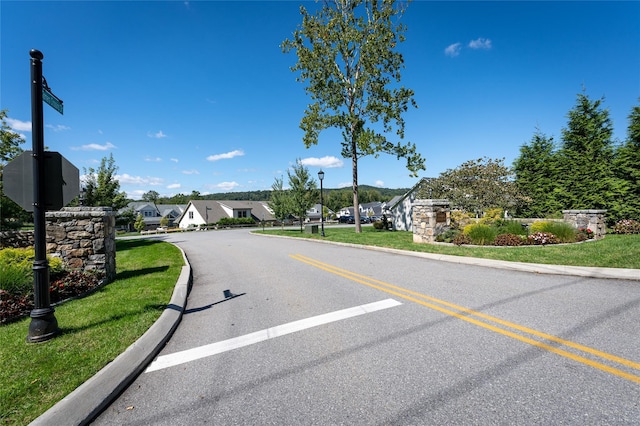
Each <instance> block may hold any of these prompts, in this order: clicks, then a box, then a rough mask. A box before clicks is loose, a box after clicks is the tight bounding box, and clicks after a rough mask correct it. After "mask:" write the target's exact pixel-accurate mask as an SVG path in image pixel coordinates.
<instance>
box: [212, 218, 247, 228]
mask: <svg viewBox="0 0 640 426" xmlns="http://www.w3.org/2000/svg"><path fill="white" fill-rule="evenodd" d="M255 223H256V222H255V220H253V218H250V217H223V218H222V219H220V220H219V221H218V225H221V226H232V225H254V224H255Z"/></svg>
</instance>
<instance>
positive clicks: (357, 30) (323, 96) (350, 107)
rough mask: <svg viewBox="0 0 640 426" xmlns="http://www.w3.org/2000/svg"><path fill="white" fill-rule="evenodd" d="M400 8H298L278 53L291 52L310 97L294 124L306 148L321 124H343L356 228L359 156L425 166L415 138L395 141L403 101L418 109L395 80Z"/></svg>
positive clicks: (363, 2) (358, 2)
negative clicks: (391, 158) (288, 36)
mask: <svg viewBox="0 0 640 426" xmlns="http://www.w3.org/2000/svg"><path fill="white" fill-rule="evenodd" d="M403 12H404V9H403V8H402V7H401V6H398V4H397V3H395V2H394V1H391V0H382V1H377V0H334V1H329V0H327V1H325V2H323V3H322V7H321V8H320V9H318V10H317V11H316V12H315V13H314V14H311V13H309V12H308V11H307V9H306V8H305V7H304V6H301V7H300V14H301V15H302V24H301V25H300V26H299V27H298V28H297V29H296V30H295V31H294V33H293V37H292V38H291V39H286V40H285V41H284V42H283V43H282V49H283V51H284V52H285V53H288V52H290V51H292V50H294V51H295V52H296V54H297V57H298V61H297V63H296V65H295V66H293V67H292V68H291V69H292V71H294V72H299V77H298V81H300V82H304V83H306V87H305V91H306V92H307V94H308V95H309V96H310V97H311V99H312V103H311V104H309V105H308V107H307V109H306V110H305V112H304V116H303V118H302V120H301V123H300V128H301V129H302V130H303V131H304V136H303V142H304V144H305V146H306V147H307V148H308V147H310V146H312V145H315V144H317V143H318V138H319V135H320V133H321V132H322V131H323V130H325V129H328V128H332V127H333V128H338V129H341V130H342V137H343V140H342V142H341V144H342V155H343V157H345V158H351V164H352V177H353V205H354V206H356V208H355V214H356V232H360V231H361V228H360V220H359V209H358V208H357V206H358V205H359V204H360V203H359V197H358V159H359V158H361V157H363V156H367V155H373V156H375V157H377V156H378V155H379V154H380V153H386V154H391V155H395V156H396V157H397V158H398V159H400V158H404V159H406V166H407V169H408V170H409V171H410V174H411V175H412V176H417V173H418V172H419V171H420V170H425V166H424V159H423V158H422V156H421V155H420V154H419V153H418V152H417V150H416V146H415V144H412V143H404V144H403V143H402V142H401V141H402V139H403V138H404V127H405V122H404V119H403V118H402V114H403V113H404V112H406V111H407V109H408V107H409V105H412V106H414V107H417V105H416V103H415V101H414V99H413V95H414V93H413V91H412V90H410V89H407V88H405V87H403V86H401V85H399V82H400V80H401V75H400V70H401V69H402V68H403V67H404V60H403V57H402V54H401V53H400V52H398V51H397V50H396V47H397V45H398V44H399V43H401V42H403V41H404V39H405V38H404V32H405V30H406V28H405V26H404V25H402V24H400V23H399V20H400V17H401V15H402V13H403ZM390 133H395V138H397V141H396V140H392V139H390V136H389V134H390Z"/></svg>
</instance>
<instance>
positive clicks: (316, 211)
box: [307, 203, 333, 222]
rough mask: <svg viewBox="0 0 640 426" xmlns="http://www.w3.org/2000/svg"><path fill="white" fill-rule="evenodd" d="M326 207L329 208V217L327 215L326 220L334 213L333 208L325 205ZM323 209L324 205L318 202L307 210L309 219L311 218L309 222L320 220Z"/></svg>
mask: <svg viewBox="0 0 640 426" xmlns="http://www.w3.org/2000/svg"><path fill="white" fill-rule="evenodd" d="M324 208H325V209H326V210H327V217H325V220H326V219H327V218H329V217H331V216H332V215H333V210H331V209H329V208H327V206H324ZM321 209H322V206H321V205H320V203H318V204H316V205H314V206H313V207H311V208H310V209H309V210H307V219H309V222H320V216H321Z"/></svg>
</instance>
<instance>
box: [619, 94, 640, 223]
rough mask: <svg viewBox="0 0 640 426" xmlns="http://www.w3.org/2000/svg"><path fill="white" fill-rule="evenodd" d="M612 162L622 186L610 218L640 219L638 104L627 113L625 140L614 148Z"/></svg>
mask: <svg viewBox="0 0 640 426" xmlns="http://www.w3.org/2000/svg"><path fill="white" fill-rule="evenodd" d="M639 101H640V99H639ZM614 164H615V172H616V176H617V177H618V178H619V179H620V180H621V182H622V187H623V188H622V194H621V196H620V198H618V199H616V200H615V201H614V206H615V207H614V212H615V217H613V218H612V219H613V220H619V219H635V220H640V106H635V107H633V109H632V110H631V114H629V127H628V128H627V140H626V142H625V143H624V144H623V145H622V146H620V147H619V148H618V149H617V150H616V159H615V162H614Z"/></svg>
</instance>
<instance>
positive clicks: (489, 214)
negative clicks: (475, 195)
mask: <svg viewBox="0 0 640 426" xmlns="http://www.w3.org/2000/svg"><path fill="white" fill-rule="evenodd" d="M503 216H504V211H503V210H502V209H488V210H486V211H485V212H484V215H483V216H482V218H481V219H480V223H483V224H485V225H491V224H493V223H496V222H497V221H499V220H501V219H502V217H503Z"/></svg>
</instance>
